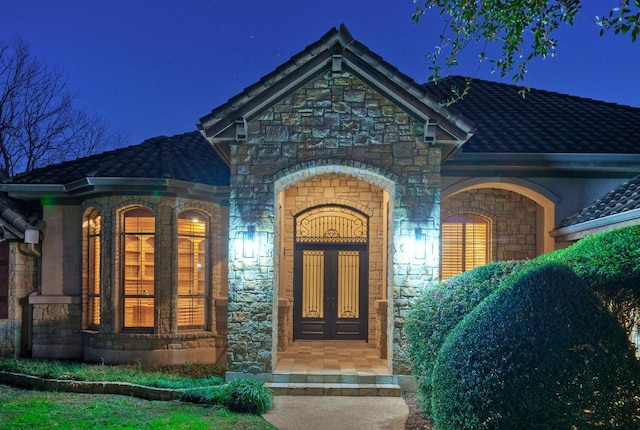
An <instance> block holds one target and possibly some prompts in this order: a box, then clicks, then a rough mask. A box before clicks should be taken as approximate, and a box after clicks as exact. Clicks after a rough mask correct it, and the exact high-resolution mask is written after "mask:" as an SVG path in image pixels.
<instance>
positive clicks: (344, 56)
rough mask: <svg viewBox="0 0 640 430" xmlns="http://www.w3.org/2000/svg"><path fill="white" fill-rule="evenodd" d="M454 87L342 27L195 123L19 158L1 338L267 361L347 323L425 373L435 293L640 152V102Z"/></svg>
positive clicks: (109, 358) (566, 236)
mask: <svg viewBox="0 0 640 430" xmlns="http://www.w3.org/2000/svg"><path fill="white" fill-rule="evenodd" d="M454 85H455V86H458V87H463V86H464V85H465V81H464V79H463V78H460V77H451V78H446V79H444V80H443V81H441V82H440V83H439V84H438V85H434V84H427V85H419V84H417V83H416V82H414V81H413V80H412V79H411V78H409V77H407V76H406V75H403V74H402V73H401V72H400V71H398V70H397V69H396V68H394V67H393V66H392V65H390V64H389V63H387V62H385V61H384V60H383V59H382V58H381V57H380V56H378V55H376V54H375V53H373V52H372V51H370V50H369V49H368V48H367V47H366V46H365V45H363V44H361V43H360V42H358V41H357V40H355V39H354V38H353V37H352V36H351V35H350V34H349V32H348V30H347V29H346V28H345V27H344V26H341V27H340V28H339V29H332V30H330V31H329V32H328V33H327V34H325V35H324V36H323V37H322V38H321V39H320V40H318V41H317V42H315V43H313V44H311V45H309V46H307V47H306V48H305V49H304V50H303V51H301V52H300V53H299V54H297V55H295V56H293V57H292V58H291V59H290V60H289V61H287V62H286V63H284V64H283V65H282V66H280V67H279V68H278V69H276V70H275V71H274V72H272V73H270V74H269V75H267V76H264V77H262V78H261V79H260V80H259V81H258V82H257V83H256V84H254V85H252V86H250V87H248V88H247V89H245V90H244V91H243V92H242V93H240V94H238V95H236V96H234V97H233V98H231V99H229V101H228V102H227V103H225V104H223V105H222V106H219V107H217V108H215V109H213V110H212V111H211V112H210V113H209V114H207V115H206V116H203V117H202V118H201V119H200V121H199V123H198V125H197V127H198V130H197V131H192V132H188V133H184V134H181V135H177V136H172V137H165V136H160V137H156V138H153V139H149V140H147V141H145V142H143V143H141V144H139V145H135V146H131V147H127V148H122V149H117V150H114V151H110V152H106V153H102V154H98V155H94V156H90V157H87V158H82V159H77V160H74V161H69V162H65V163H62V164H58V165H53V166H48V167H46V168H42V169H38V170H35V171H32V172H28V173H25V174H22V175H18V176H16V177H14V178H11V179H10V180H8V181H6V182H5V183H4V184H3V185H2V189H1V190H2V192H3V195H2V202H1V203H2V206H0V209H4V210H3V211H2V212H1V213H0V225H1V226H3V229H2V233H3V236H2V237H3V239H4V241H3V242H0V271H2V273H0V281H1V282H2V287H0V288H2V290H0V334H1V335H0V353H1V354H2V355H8V356H19V355H23V356H33V357H42V358H67V359H80V360H85V361H89V362H100V361H103V362H132V361H135V360H142V361H146V362H158V363H179V362H184V361H191V362H215V361H226V363H227V371H228V375H229V376H230V377H237V376H242V375H253V376H257V377H264V376H265V375H269V374H271V373H272V372H273V370H274V368H275V366H276V364H277V362H278V355H279V354H280V353H282V352H283V351H286V350H287V348H289V347H290V346H291V345H292V344H293V343H294V342H304V341H308V340H326V339H331V340H335V341H339V342H341V341H345V343H344V344H345V345H349V344H350V343H349V342H354V341H356V342H363V343H366V344H367V345H369V346H370V347H372V348H376V350H377V351H378V354H379V356H380V357H381V358H383V359H384V360H386V363H387V366H388V369H389V373H390V374H393V375H408V374H409V373H410V368H409V360H408V358H407V356H406V354H405V350H406V348H405V342H406V338H405V333H404V329H403V321H404V318H405V317H406V315H407V313H408V311H409V309H410V307H411V305H412V303H413V301H414V300H415V298H416V296H417V295H419V294H420V293H421V292H422V291H423V290H424V289H425V288H427V287H428V286H429V285H430V284H431V283H433V282H436V281H438V280H439V279H440V278H443V277H448V276H451V275H453V274H455V273H458V272H460V271H463V270H468V269H470V268H472V267H474V266H477V265H479V264H485V263H487V262H490V261H497V260H511V259H523V258H532V257H535V256H537V255H539V254H541V253H545V252H549V251H552V250H554V249H556V248H559V247H564V246H568V245H569V244H570V243H572V242H573V241H575V240H577V239H579V238H580V237H581V236H580V234H577V233H575V231H573V230H576V231H577V229H578V227H575V226H574V224H572V225H569V224H567V222H568V221H566V220H565V219H573V218H571V217H572V214H575V213H578V212H579V211H581V210H583V208H589V207H590V205H591V204H592V202H594V201H595V200H596V199H598V198H599V197H600V196H602V195H604V194H605V193H606V192H608V191H609V190H612V189H615V188H617V187H620V186H623V187H624V185H623V184H624V183H625V182H627V181H629V180H631V179H632V178H634V177H635V176H636V175H637V174H638V173H639V172H640V139H639V138H638V136H640V109H639V108H632V107H626V106H619V105H614V104H609V103H605V102H599V101H593V100H588V99H581V98H577V97H572V96H567V95H562V94H557V93H550V92H545V91H540V90H532V91H530V92H529V93H528V95H527V96H526V98H524V99H523V98H522V97H521V96H520V95H519V94H518V93H517V89H516V88H515V87H513V86H510V85H504V84H498V83H495V82H489V81H482V80H474V81H473V82H472V92H471V94H470V95H469V96H467V97H465V99H463V100H460V101H459V102H457V103H455V104H454V105H453V106H451V107H445V106H444V105H443V104H442V103H441V102H442V101H443V100H446V99H447V98H449V97H450V94H451V92H450V91H451V87H452V86H454ZM635 181H636V182H637V179H635ZM633 196H635V194H633ZM633 199H635V197H633ZM635 200H636V201H637V199H635ZM635 209H637V207H635ZM586 210H588V209H586ZM636 212H637V211H636ZM636 212H634V211H629V214H628V215H627V217H628V219H627V220H626V221H625V222H636V220H638V219H640V218H639V217H638V216H637V214H636ZM574 217H575V216H574ZM577 224H579V223H575V225H577ZM611 226H613V224H611ZM587 227H588V226H587ZM600 227H603V228H607V227H606V226H604V224H603V225H602V226H600ZM571 229H573V230H571ZM584 234H590V230H588V229H587V230H585V233H584ZM347 341H348V342H347Z"/></svg>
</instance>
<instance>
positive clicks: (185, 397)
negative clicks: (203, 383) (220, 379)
mask: <svg viewBox="0 0 640 430" xmlns="http://www.w3.org/2000/svg"><path fill="white" fill-rule="evenodd" d="M227 388H228V387H227V386H226V385H218V386H213V387H204V388H193V389H189V390H186V391H184V392H182V393H181V394H180V400H182V401H183V402H190V403H198V404H202V405H221V406H224V405H225V404H226V398H227Z"/></svg>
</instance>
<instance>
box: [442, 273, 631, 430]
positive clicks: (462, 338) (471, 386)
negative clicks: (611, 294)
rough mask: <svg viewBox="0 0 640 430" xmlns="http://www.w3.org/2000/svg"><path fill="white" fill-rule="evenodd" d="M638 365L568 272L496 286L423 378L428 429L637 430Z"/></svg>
mask: <svg viewBox="0 0 640 430" xmlns="http://www.w3.org/2000/svg"><path fill="white" fill-rule="evenodd" d="M638 378H640V362H638V360H636V358H635V356H634V353H633V351H632V350H631V348H630V345H629V342H628V340H627V337H626V334H625V332H624V330H622V329H621V328H620V326H619V325H618V324H617V322H616V320H615V318H614V317H613V316H612V315H611V314H610V313H609V312H608V311H607V310H606V309H604V308H603V307H602V306H601V302H600V301H599V300H598V299H597V298H596V297H595V295H594V294H593V292H591V291H590V290H589V288H588V287H587V286H586V284H585V283H584V281H582V280H581V279H580V278H578V277H577V276H576V275H575V274H574V273H573V272H572V271H571V270H570V269H569V268H567V267H565V266H561V265H557V264H550V265H545V266H543V267H539V268H535V269H532V270H530V271H526V272H524V273H521V274H520V275H517V276H514V277H513V278H511V279H508V280H506V281H505V282H504V285H503V287H502V288H500V290H498V291H497V292H495V293H494V294H493V295H491V296H490V297H489V298H487V299H486V300H485V301H483V302H482V303H481V304H480V305H478V306H477V307H476V308H475V309H474V310H473V311H472V312H471V313H470V314H468V315H467V316H466V317H465V318H464V319H463V320H462V321H461V322H460V324H458V325H457V326H456V327H455V329H454V330H453V331H452V332H451V334H450V335H449V337H448V338H447V339H446V341H445V342H444V344H443V345H442V348H441V349H440V352H439V354H438V357H437V360H436V363H435V366H434V369H433V394H432V401H433V405H432V407H433V415H434V419H435V428H436V429H438V430H448V429H456V430H457V429H492V430H493V429H513V428H518V429H527V428H532V429H533V428H535V429H562V428H565V429H570V428H580V429H582V428H592V427H601V428H638V426H640V417H639V416H638V414H639V412H638V411H640V397H639V396H638V393H639V391H638V390H639V388H640V386H639V385H638Z"/></svg>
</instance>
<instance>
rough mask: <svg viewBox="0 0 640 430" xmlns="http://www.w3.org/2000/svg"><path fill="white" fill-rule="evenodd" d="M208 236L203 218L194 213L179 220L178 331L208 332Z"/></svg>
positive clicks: (184, 213) (183, 214)
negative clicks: (206, 326) (206, 328)
mask: <svg viewBox="0 0 640 430" xmlns="http://www.w3.org/2000/svg"><path fill="white" fill-rule="evenodd" d="M206 232H207V223H206V221H205V220H204V219H203V217H202V216H201V215H200V214H198V213H196V212H192V211H187V212H183V213H181V214H180V215H179V217H178V261H177V266H178V328H179V329H204V328H205V309H206V308H205V302H206V300H205V298H206V288H205V286H206V273H207V272H206V254H205V250H206V243H207V240H206Z"/></svg>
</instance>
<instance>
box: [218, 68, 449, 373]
mask: <svg viewBox="0 0 640 430" xmlns="http://www.w3.org/2000/svg"><path fill="white" fill-rule="evenodd" d="M423 128H424V124H421V123H420V122H418V121H416V120H415V119H414V118H413V117H412V116H410V115H409V114H408V113H407V112H405V111H404V110H403V109H401V108H400V107H399V106H398V105H396V104H394V103H393V102H392V101H390V100H389V99H387V98H386V97H385V96H384V95H382V94H380V93H378V92H377V91H376V90H374V89H373V88H372V87H370V86H369V85H368V84H366V83H365V82H363V81H362V80H360V79H358V78H357V77H356V76H354V75H352V74H350V73H349V72H343V73H341V74H339V75H337V76H336V75H334V74H332V73H331V72H330V71H327V72H325V73H323V74H322V75H319V76H317V77H316V78H314V79H312V80H311V81H309V82H307V83H306V84H304V85H303V86H302V87H300V88H299V89H297V90H296V91H294V92H293V93H291V94H290V95H288V96H285V97H283V98H282V99H281V100H280V101H278V102H277V103H276V104H275V105H273V106H271V107H269V108H267V109H265V110H264V111H262V113H261V114H260V115H259V116H258V117H257V118H251V119H249V122H248V136H247V140H246V141H239V142H231V143H230V154H231V196H230V229H229V230H230V244H229V268H230V271H229V323H228V324H229V327H228V341H229V360H228V370H229V371H230V372H244V373H265V372H266V373H268V372H271V371H272V369H273V367H274V366H275V363H274V362H273V360H272V358H273V355H272V354H273V353H275V348H273V345H274V343H273V324H274V322H273V316H274V314H275V313H277V311H276V310H274V292H275V293H276V294H277V291H278V288H280V287H282V285H283V284H282V283H281V282H279V279H278V276H279V274H275V273H274V268H275V272H276V273H277V272H278V270H279V267H278V264H279V261H278V256H277V255H275V256H274V249H275V247H276V246H280V243H278V242H276V239H277V240H278V241H279V242H282V241H283V238H282V237H281V236H280V235H279V232H278V231H277V230H278V228H279V227H280V226H278V225H276V222H279V221H277V220H276V193H277V192H280V191H284V190H285V189H286V188H288V187H290V186H293V185H295V184H296V183H297V182H300V181H301V180H303V179H306V178H303V177H302V176H304V175H308V177H311V176H315V175H317V174H324V173H330V171H331V170H332V169H334V172H335V173H338V174H347V175H349V176H356V177H357V178H359V179H362V180H363V181H364V182H368V183H371V184H376V185H378V183H379V182H382V183H384V184H386V185H387V186H386V188H385V186H383V187H381V188H383V189H384V192H385V194H387V195H388V196H389V198H390V204H391V206H392V210H391V215H390V217H389V219H390V220H392V228H391V229H390V230H392V238H393V240H389V244H388V246H389V249H390V252H389V255H390V256H391V257H390V260H391V261H392V266H393V268H392V269H390V270H389V272H388V273H387V276H388V278H387V279H389V281H390V282H389V283H390V284H391V285H392V289H391V290H390V293H389V294H388V296H391V297H393V309H394V312H393V317H392V318H393V327H394V328H393V332H394V333H393V345H394V351H393V354H394V355H393V368H394V372H396V373H407V372H409V362H408V359H407V357H406V356H404V354H403V353H402V351H403V349H404V343H405V342H406V338H405V334H404V331H403V322H404V318H405V316H406V315H407V313H408V311H409V308H410V306H411V304H412V303H413V301H414V300H415V297H416V295H417V294H419V292H420V291H421V290H422V289H424V288H425V287H426V286H427V284H428V283H429V282H431V281H433V279H434V278H435V276H437V272H438V258H437V257H438V256H435V258H430V259H428V260H427V261H416V260H415V259H414V258H413V257H412V256H411V255H409V254H410V253H409V252H408V249H409V246H408V245H409V242H411V241H413V238H415V228H416V227H420V228H422V229H423V230H424V231H425V233H426V235H427V237H428V239H429V240H430V241H436V240H437V238H438V235H439V230H438V225H437V224H436V223H435V222H434V220H435V219H436V218H438V216H439V212H440V207H439V200H438V199H439V197H438V196H439V193H438V191H439V189H440V161H441V159H440V158H441V157H440V150H439V149H438V148H436V147H429V146H427V145H426V144H425V142H424V139H423ZM274 184H277V185H278V186H279V187H282V188H281V189H276V188H275V187H274ZM389 184H391V185H389ZM278 210H280V209H278ZM249 227H254V228H255V231H256V237H257V240H258V241H260V250H261V252H260V254H259V255H258V256H257V257H255V258H253V259H245V258H243V256H242V253H241V252H240V250H241V248H242V237H243V236H242V235H243V232H246V231H247V229H248V228H249ZM405 242H406V243H405ZM436 252H437V251H434V253H436ZM432 257H433V256H432Z"/></svg>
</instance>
